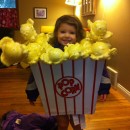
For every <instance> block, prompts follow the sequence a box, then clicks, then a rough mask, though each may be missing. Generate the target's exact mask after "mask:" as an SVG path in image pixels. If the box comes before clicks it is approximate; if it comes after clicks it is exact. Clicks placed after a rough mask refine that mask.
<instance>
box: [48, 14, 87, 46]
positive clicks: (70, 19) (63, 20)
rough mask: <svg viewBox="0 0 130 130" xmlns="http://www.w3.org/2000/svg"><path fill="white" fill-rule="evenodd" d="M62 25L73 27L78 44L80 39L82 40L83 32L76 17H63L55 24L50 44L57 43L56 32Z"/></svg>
mask: <svg viewBox="0 0 130 130" xmlns="http://www.w3.org/2000/svg"><path fill="white" fill-rule="evenodd" d="M62 23H66V24H69V25H72V26H74V27H75V29H76V37H77V42H79V41H80V40H81V39H83V38H84V37H85V31H84V29H83V26H82V23H81V22H80V20H79V19H78V17H76V16H73V15H63V16H61V17H59V18H58V19H57V21H56V23H55V29H54V32H53V38H52V39H51V41H50V42H51V43H53V44H56V43H58V39H57V32H58V29H59V27H60V25H61V24H62Z"/></svg>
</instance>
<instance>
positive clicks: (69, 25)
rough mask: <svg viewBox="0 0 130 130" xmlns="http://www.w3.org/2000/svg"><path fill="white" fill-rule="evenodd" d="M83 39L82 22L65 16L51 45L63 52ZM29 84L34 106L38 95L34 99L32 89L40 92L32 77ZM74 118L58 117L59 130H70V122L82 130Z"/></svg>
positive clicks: (58, 20)
mask: <svg viewBox="0 0 130 130" xmlns="http://www.w3.org/2000/svg"><path fill="white" fill-rule="evenodd" d="M83 38H85V31H84V29H83V26H82V24H81V22H80V20H79V19H78V18H77V17H75V16H70V15H63V16H61V17H59V18H58V19H57V21H56V23H55V29H54V32H53V38H52V39H50V41H49V43H50V44H51V45H52V46H54V47H55V48H60V49H62V50H63V49H64V46H66V45H67V44H68V43H72V44H75V43H76V42H80V40H81V39H83ZM28 83H29V84H28V89H26V93H27V95H28V98H29V100H30V102H31V104H33V101H35V98H36V97H37V96H38V95H37V94H36V97H34V91H32V95H31V91H30V90H32V88H31V87H33V89H35V91H36V92H38V91H37V88H36V87H35V86H36V85H35V82H33V78H31V77H30V80H29V82H28ZM73 117H74V116H72V115H58V116H57V117H56V118H57V123H58V130H68V126H69V122H70V124H71V125H72V127H73V129H74V130H81V127H80V124H76V125H75V122H74V121H73Z"/></svg>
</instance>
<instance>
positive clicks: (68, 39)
mask: <svg viewBox="0 0 130 130" xmlns="http://www.w3.org/2000/svg"><path fill="white" fill-rule="evenodd" d="M57 38H58V42H59V43H60V44H61V45H63V46H66V45H67V44H68V43H73V44H74V43H76V40H77V38H76V29H75V27H74V26H72V25H69V24H66V23H63V24H61V25H60V27H59V29H58V33H57Z"/></svg>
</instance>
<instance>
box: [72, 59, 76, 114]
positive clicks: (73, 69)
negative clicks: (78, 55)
mask: <svg viewBox="0 0 130 130" xmlns="http://www.w3.org/2000/svg"><path fill="white" fill-rule="evenodd" d="M74 71H75V67H74V60H72V77H73V78H74V76H75V73H74ZM73 101H74V114H76V101H75V97H74V98H73Z"/></svg>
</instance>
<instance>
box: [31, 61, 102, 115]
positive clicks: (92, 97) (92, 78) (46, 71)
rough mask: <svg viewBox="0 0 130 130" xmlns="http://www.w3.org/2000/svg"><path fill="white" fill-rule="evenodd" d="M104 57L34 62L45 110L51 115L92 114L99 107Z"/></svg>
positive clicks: (33, 67)
mask: <svg viewBox="0 0 130 130" xmlns="http://www.w3.org/2000/svg"><path fill="white" fill-rule="evenodd" d="M103 66H104V61H103V60H99V61H95V60H92V59H90V58H87V59H78V60H67V61H65V62H63V63H62V64H57V65H48V64H45V63H43V62H38V63H37V64H34V65H31V69H32V72H33V75H34V78H35V81H36V84H37V87H38V90H39V93H40V96H41V100H42V103H43V106H44V108H45V112H46V113H47V114H49V115H65V114H85V113H89V114H92V113H93V112H94V111H95V107H96V101H97V96H98V89H99V85H100V82H101V76H102V71H103Z"/></svg>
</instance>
